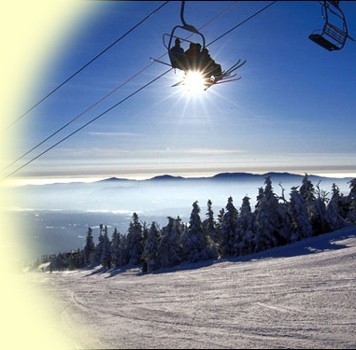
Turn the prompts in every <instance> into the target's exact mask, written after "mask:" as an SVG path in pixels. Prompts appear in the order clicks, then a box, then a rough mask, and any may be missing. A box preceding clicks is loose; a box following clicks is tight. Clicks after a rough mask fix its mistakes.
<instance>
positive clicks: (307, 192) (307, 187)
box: [299, 174, 315, 205]
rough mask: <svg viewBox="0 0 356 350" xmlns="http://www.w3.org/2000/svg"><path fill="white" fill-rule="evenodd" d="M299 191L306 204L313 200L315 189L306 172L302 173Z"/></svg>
mask: <svg viewBox="0 0 356 350" xmlns="http://www.w3.org/2000/svg"><path fill="white" fill-rule="evenodd" d="M299 193H300V195H301V196H302V198H303V200H304V201H305V203H306V205H308V204H309V203H312V202H314V201H315V189H314V185H313V183H312V182H311V181H310V180H309V176H308V174H305V175H304V178H303V181H302V185H301V186H300V188H299Z"/></svg>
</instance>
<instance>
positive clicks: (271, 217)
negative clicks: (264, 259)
mask: <svg viewBox="0 0 356 350" xmlns="http://www.w3.org/2000/svg"><path fill="white" fill-rule="evenodd" d="M255 217H256V219H255V223H254V232H255V241H254V244H255V252H256V253H257V252H260V251H263V250H266V249H269V248H272V247H276V246H277V245H278V235H279V233H278V225H279V216H278V200H277V198H276V195H275V194H274V192H273V188H272V181H271V178H270V177H269V176H267V177H266V179H265V189H264V191H263V193H261V191H259V196H258V201H257V204H256V210H255Z"/></svg>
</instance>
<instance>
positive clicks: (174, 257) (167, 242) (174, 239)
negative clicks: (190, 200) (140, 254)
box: [158, 216, 184, 267]
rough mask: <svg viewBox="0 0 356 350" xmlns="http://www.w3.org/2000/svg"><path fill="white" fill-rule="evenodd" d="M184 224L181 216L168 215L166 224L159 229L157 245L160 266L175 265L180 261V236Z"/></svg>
mask: <svg viewBox="0 0 356 350" xmlns="http://www.w3.org/2000/svg"><path fill="white" fill-rule="evenodd" d="M183 231H184V225H183V224H182V220H181V218H180V217H179V216H178V217H177V218H176V219H174V218H172V217H168V224H167V225H166V226H165V227H163V228H162V230H161V234H162V235H161V240H160V242H159V246H158V258H159V266H160V267H171V266H176V265H178V264H179V263H180V262H181V261H182V247H181V237H182V233H183Z"/></svg>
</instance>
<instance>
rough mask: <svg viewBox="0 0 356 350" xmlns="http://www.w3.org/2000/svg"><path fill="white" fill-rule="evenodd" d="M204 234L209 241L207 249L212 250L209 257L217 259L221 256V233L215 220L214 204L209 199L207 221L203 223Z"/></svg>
mask: <svg viewBox="0 0 356 350" xmlns="http://www.w3.org/2000/svg"><path fill="white" fill-rule="evenodd" d="M203 232H204V236H205V237H206V239H207V249H209V250H210V253H209V256H211V258H213V259H216V258H218V256H219V232H218V229H217V224H216V221H215V219H214V212H213V209H212V202H211V200H210V199H209V200H208V202H207V212H206V219H205V220H204V221H203Z"/></svg>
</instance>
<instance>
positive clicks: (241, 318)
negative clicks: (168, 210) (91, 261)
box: [31, 227, 356, 349]
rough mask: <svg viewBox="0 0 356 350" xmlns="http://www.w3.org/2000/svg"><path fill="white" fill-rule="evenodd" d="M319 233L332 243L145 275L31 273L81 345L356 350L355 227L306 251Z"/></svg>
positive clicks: (68, 332)
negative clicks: (301, 252) (299, 251)
mask: <svg viewBox="0 0 356 350" xmlns="http://www.w3.org/2000/svg"><path fill="white" fill-rule="evenodd" d="M322 240H324V241H326V240H327V241H328V243H329V245H328V247H330V242H331V244H332V246H334V247H335V249H330V248H328V249H324V250H322V251H321V250H320V249H317V250H315V251H314V253H310V254H304V255H294V256H293V255H292V256H288V254H285V255H286V257H274V254H273V251H275V252H278V254H277V255H278V256H281V252H283V251H286V252H290V251H291V250H293V249H291V248H293V245H290V246H287V247H282V248H277V249H275V250H271V251H270V252H269V253H268V254H261V255H260V256H258V255H256V256H251V257H250V258H247V259H244V260H243V261H241V260H239V259H233V260H230V261H229V260H225V261H222V262H218V263H214V264H210V265H209V263H205V264H195V265H193V264H192V265H190V266H188V267H190V269H176V270H175V271H166V272H162V271H161V272H159V273H155V274H149V275H141V274H140V272H139V270H138V269H131V270H127V271H123V272H120V273H117V274H112V275H110V273H109V272H101V273H98V272H97V271H93V270H81V271H76V272H72V273H52V274H50V273H46V274H32V275H33V276H34V277H33V278H32V277H31V280H32V282H33V283H35V284H37V285H38V284H39V285H40V286H41V293H42V292H43V293H46V294H49V295H50V296H53V297H54V298H53V300H54V303H55V304H56V309H57V310H58V315H59V316H60V321H61V324H62V325H63V332H64V333H65V334H66V335H67V336H68V337H70V338H72V339H74V343H75V346H76V347H78V348H161V349H164V348H309V349H310V348H315V349H317V348H349V349H351V348H355V347H356V335H355V334H356V332H355V331H356V327H355V326H356V313H355V309H356V305H355V304H356V273H355V267H356V228H355V227H353V228H348V229H346V230H343V231H340V232H339V233H335V234H329V235H324V237H323V236H319V237H315V238H312V239H310V240H308V242H306V243H304V248H306V247H309V246H310V247H313V244H314V243H315V244H316V245H317V243H318V242H319V244H320V242H321V241H322ZM301 243H302V242H298V243H296V244H295V247H296V248H295V249H297V248H298V247H299V248H300V246H301ZM283 249H284V250H283ZM310 251H312V249H310ZM277 255H276V256H277Z"/></svg>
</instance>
